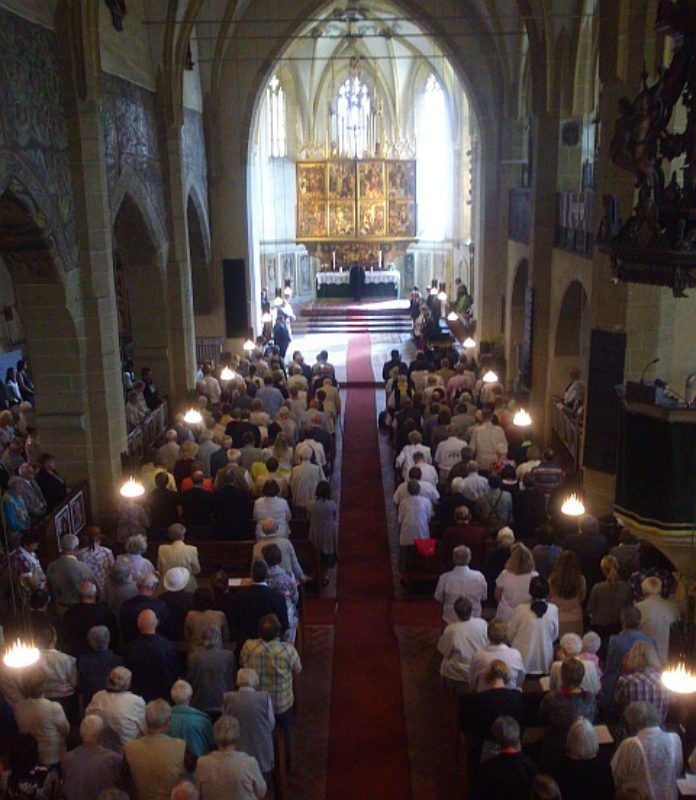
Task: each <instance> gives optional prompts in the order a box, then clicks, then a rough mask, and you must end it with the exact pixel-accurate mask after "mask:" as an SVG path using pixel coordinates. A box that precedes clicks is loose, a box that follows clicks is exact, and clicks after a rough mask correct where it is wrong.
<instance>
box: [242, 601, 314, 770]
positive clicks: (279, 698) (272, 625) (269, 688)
mask: <svg viewBox="0 0 696 800" xmlns="http://www.w3.org/2000/svg"><path fill="white" fill-rule="evenodd" d="M280 634H281V627H280V620H279V619H278V617H276V616H275V614H268V615H266V616H265V617H262V618H261V620H260V622H259V638H258V639H248V640H247V641H246V642H245V643H244V647H242V653H241V657H240V663H241V665H242V666H243V667H249V668H250V669H253V670H255V671H256V673H257V675H258V676H259V687H260V688H261V689H262V690H264V691H266V692H268V693H269V695H270V696H271V702H272V703H273V713H274V714H275V718H276V724H277V725H278V727H279V728H280V729H281V730H282V731H283V736H284V739H285V751H286V755H287V760H288V769H290V768H291V767H290V765H291V750H290V722H291V718H292V707H293V705H294V704H295V695H294V692H293V675H298V674H299V673H300V672H301V671H302V662H301V661H300V657H299V655H298V653H297V650H295V648H294V646H293V645H291V644H290V643H289V642H282V641H281V640H280Z"/></svg>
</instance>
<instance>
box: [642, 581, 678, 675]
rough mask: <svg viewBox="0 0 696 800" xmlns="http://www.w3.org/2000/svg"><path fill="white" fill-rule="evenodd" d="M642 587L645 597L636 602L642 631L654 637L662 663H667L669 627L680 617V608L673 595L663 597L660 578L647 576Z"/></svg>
mask: <svg viewBox="0 0 696 800" xmlns="http://www.w3.org/2000/svg"><path fill="white" fill-rule="evenodd" d="M640 588H641V589H642V591H643V597H644V598H645V599H644V600H641V601H640V602H639V603H636V608H637V609H638V611H640V632H641V633H644V634H645V635H646V636H651V637H652V638H653V640H654V641H655V645H656V646H657V654H658V655H659V656H660V659H661V660H662V663H665V662H666V661H667V654H668V653H667V651H668V650H669V629H670V626H671V624H672V623H673V622H677V620H678V619H679V610H678V609H677V604H676V603H675V602H674V600H672V598H671V597H669V598H667V599H665V598H664V597H662V581H661V580H660V579H659V578H657V577H649V578H645V580H643V581H642V583H641V584H640Z"/></svg>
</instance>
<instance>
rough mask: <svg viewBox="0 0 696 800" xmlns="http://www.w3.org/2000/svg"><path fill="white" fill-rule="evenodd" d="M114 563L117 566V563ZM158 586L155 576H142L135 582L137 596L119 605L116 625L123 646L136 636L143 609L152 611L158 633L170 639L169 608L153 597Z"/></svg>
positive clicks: (170, 621)
mask: <svg viewBox="0 0 696 800" xmlns="http://www.w3.org/2000/svg"><path fill="white" fill-rule="evenodd" d="M116 563H117V564H118V561H117V562H116ZM158 584H159V580H158V578H157V576H156V575H154V574H147V575H143V576H142V577H141V578H139V579H138V582H137V588H138V594H137V595H136V596H135V597H132V598H130V600H126V601H125V602H124V603H123V604H122V605H121V612H120V613H119V615H118V623H119V627H120V628H121V638H122V640H123V645H124V646H126V645H127V644H128V642H131V641H133V639H135V637H136V636H137V635H138V616H139V615H140V612H141V611H145V609H150V611H154V613H155V615H156V616H157V619H158V620H159V629H158V633H159V634H160V635H161V636H167V637H170V638H171V636H172V634H173V632H174V631H173V625H172V618H171V614H170V611H169V606H168V605H167V604H166V603H165V602H164V601H162V600H161V599H160V598H159V597H155V590H156V589H157V586H158Z"/></svg>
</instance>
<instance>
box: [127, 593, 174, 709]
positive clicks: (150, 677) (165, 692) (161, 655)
mask: <svg viewBox="0 0 696 800" xmlns="http://www.w3.org/2000/svg"><path fill="white" fill-rule="evenodd" d="M137 625H138V635H137V636H136V637H135V639H133V640H132V641H131V642H129V643H128V644H127V645H126V648H125V650H124V660H125V666H126V667H127V668H128V669H129V670H130V671H131V672H132V673H133V682H132V691H133V693H134V694H138V695H140V697H142V698H143V699H144V700H145V701H146V702H148V703H149V702H150V701H151V700H156V699H157V698H159V697H169V694H170V692H171V690H172V686H173V685H174V682H175V681H176V680H177V678H178V677H179V674H180V668H179V657H178V656H177V654H176V650H175V648H174V645H173V644H172V643H171V642H170V641H169V639H167V638H165V637H164V636H160V635H159V634H158V633H157V626H158V625H159V619H158V618H157V615H156V614H155V612H154V611H153V610H152V609H150V608H146V609H145V610H144V611H141V612H140V614H139V615H138V622H137Z"/></svg>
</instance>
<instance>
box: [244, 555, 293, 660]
mask: <svg viewBox="0 0 696 800" xmlns="http://www.w3.org/2000/svg"><path fill="white" fill-rule="evenodd" d="M267 577H268V567H267V566H266V562H265V561H254V563H253V564H252V565H251V579H252V581H253V584H252V585H251V586H249V587H248V588H246V589H241V590H240V591H239V592H238V593H237V595H236V596H235V598H234V602H233V605H232V617H233V621H234V625H233V627H234V637H235V639H236V642H237V650H238V652H241V649H242V646H243V645H244V642H246V640H247V639H255V638H256V637H257V636H258V631H259V620H260V619H261V618H262V617H264V616H266V614H275V615H276V616H277V617H278V619H279V620H280V626H281V628H282V630H283V633H285V631H287V629H288V627H289V625H288V610H287V606H286V604H285V598H284V597H283V596H282V595H281V594H280V593H279V592H276V591H275V589H271V588H270V586H269V585H268V584H267V583H266V578H267Z"/></svg>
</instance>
